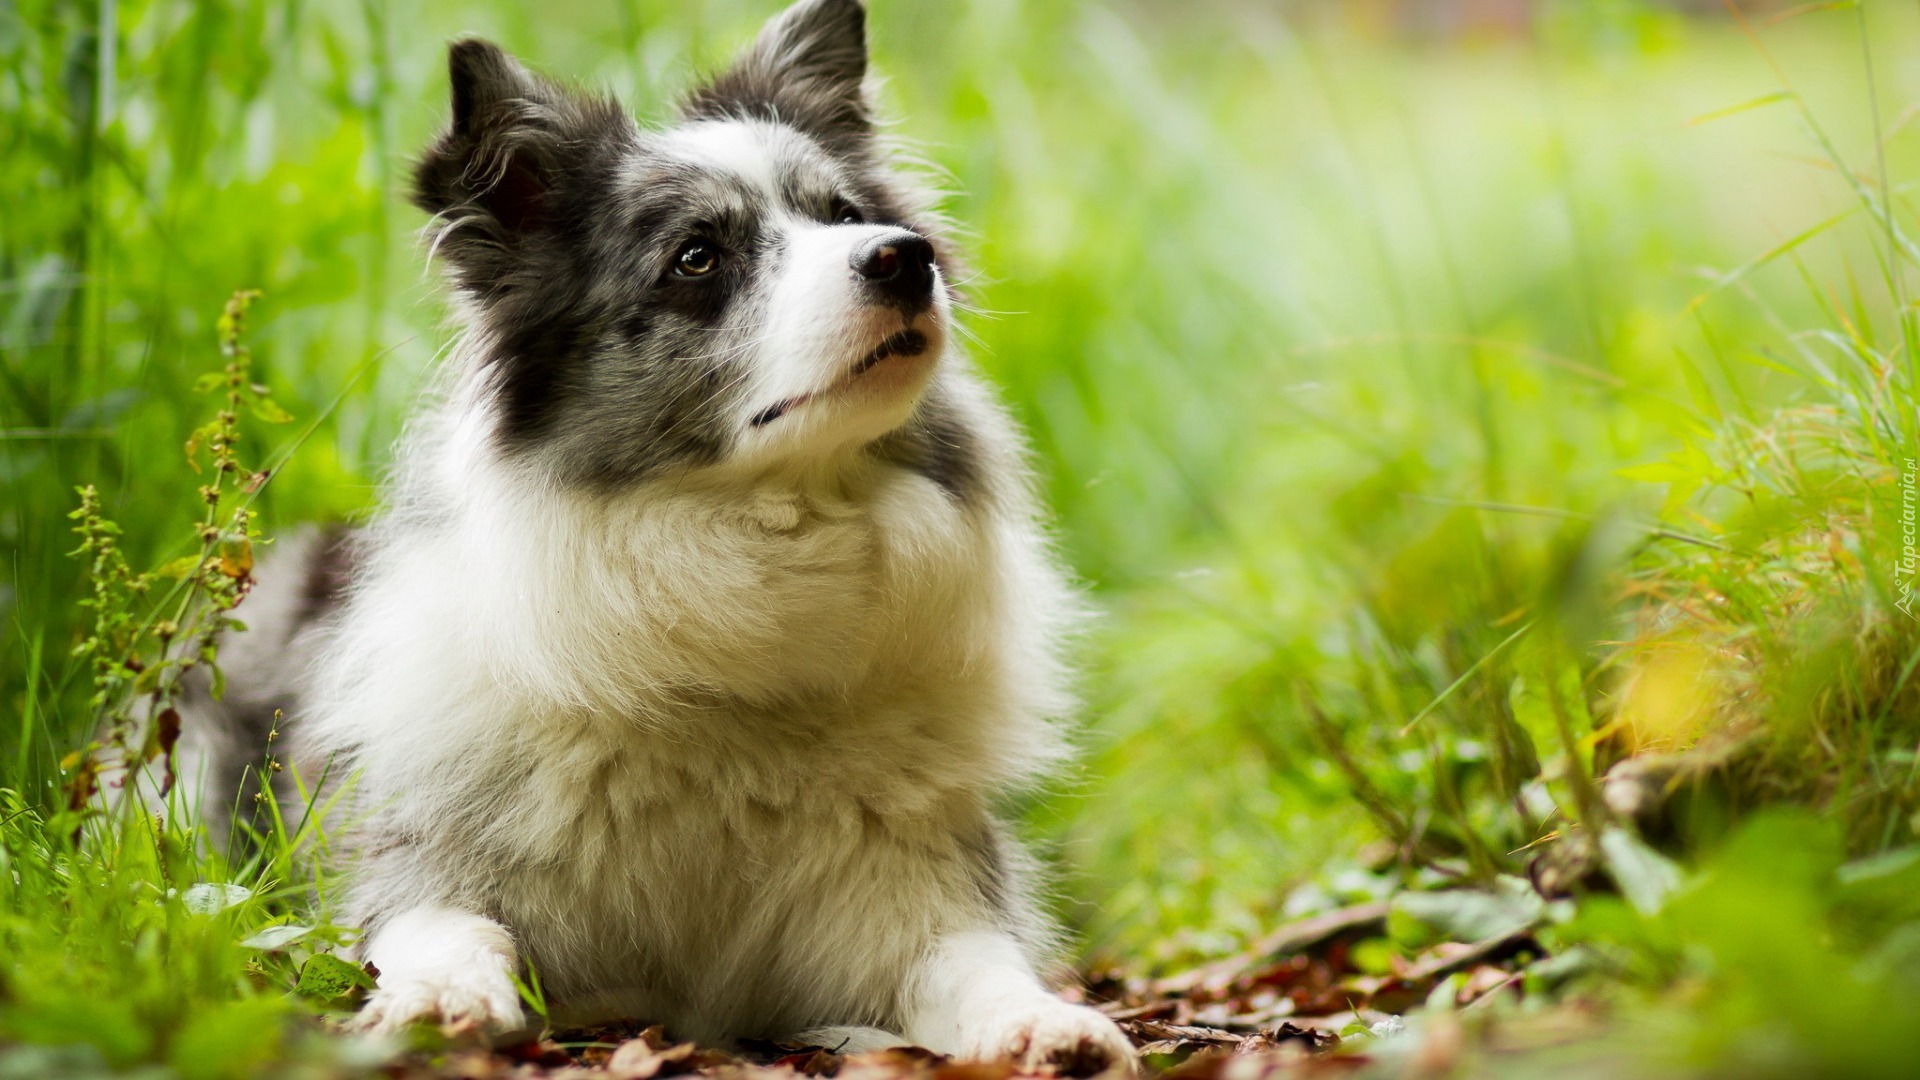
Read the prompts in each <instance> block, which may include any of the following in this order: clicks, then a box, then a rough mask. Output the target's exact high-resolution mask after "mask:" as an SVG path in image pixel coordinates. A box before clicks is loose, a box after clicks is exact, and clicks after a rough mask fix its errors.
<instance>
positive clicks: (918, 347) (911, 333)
mask: <svg viewBox="0 0 1920 1080" xmlns="http://www.w3.org/2000/svg"><path fill="white" fill-rule="evenodd" d="M926 351H927V335H925V334H923V333H921V332H920V331H918V330H902V331H899V332H898V333H895V334H892V335H890V336H889V337H888V338H887V340H885V341H883V342H881V343H880V344H878V345H875V346H874V347H873V351H872V352H870V353H868V354H867V355H865V356H863V357H861V358H860V362H859V363H857V364H855V365H853V370H852V371H850V372H849V373H848V374H850V375H852V376H854V377H856V378H857V377H859V376H861V375H865V374H866V373H867V372H869V371H871V370H873V367H874V365H875V364H878V363H880V362H881V361H882V360H886V359H888V358H890V357H894V356H919V355H920V354H921V353H923V352H926Z"/></svg>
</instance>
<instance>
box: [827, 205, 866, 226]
mask: <svg viewBox="0 0 1920 1080" xmlns="http://www.w3.org/2000/svg"><path fill="white" fill-rule="evenodd" d="M866 222H867V216H866V215H865V214H862V213H861V212H860V210H859V208H858V207H856V206H854V205H853V204H852V203H849V202H840V203H835V204H834V207H833V223H834V224H835V225H864V224H866Z"/></svg>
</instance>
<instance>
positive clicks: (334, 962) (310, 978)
mask: <svg viewBox="0 0 1920 1080" xmlns="http://www.w3.org/2000/svg"><path fill="white" fill-rule="evenodd" d="M374 985H375V984H374V981H373V976H371V975H369V974H367V972H366V969H365V968H362V967H360V966H358V965H357V964H349V963H348V962H346V961H345V960H342V959H340V958H339V957H337V956H335V955H333V954H332V953H316V954H314V955H313V956H310V957H308V958H307V962H306V963H304V964H302V965H300V979H299V981H298V982H297V983H295V984H294V988H293V989H294V992H295V993H297V994H299V995H300V996H301V997H304V998H307V999H309V1000H312V1001H322V1002H329V1003H342V1002H345V1001H347V1000H349V999H351V998H353V997H354V996H355V995H357V994H360V993H362V992H364V991H367V990H371V989H373V988H374Z"/></svg>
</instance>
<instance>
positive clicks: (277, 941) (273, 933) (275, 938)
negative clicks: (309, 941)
mask: <svg viewBox="0 0 1920 1080" xmlns="http://www.w3.org/2000/svg"><path fill="white" fill-rule="evenodd" d="M311 933H313V927H311V926H299V925H296V924H293V923H289V924H287V925H285V926H269V927H267V928H265V929H263V930H261V931H259V932H258V933H255V934H254V935H253V936H251V937H249V938H247V939H246V940H245V941H242V942H241V943H240V947H241V948H243V949H284V948H286V947H287V946H289V945H291V944H293V943H294V942H296V941H299V940H300V939H301V938H304V937H306V936H307V935H308V934H311Z"/></svg>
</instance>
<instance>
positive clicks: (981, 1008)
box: [905, 930, 1134, 1076]
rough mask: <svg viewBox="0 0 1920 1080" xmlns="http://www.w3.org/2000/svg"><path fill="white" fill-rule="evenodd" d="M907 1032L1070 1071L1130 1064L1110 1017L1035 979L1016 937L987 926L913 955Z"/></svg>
mask: <svg viewBox="0 0 1920 1080" xmlns="http://www.w3.org/2000/svg"><path fill="white" fill-rule="evenodd" d="M913 994H914V997H913V1001H914V1005H913V1008H912V1010H911V1011H910V1013H909V1015H908V1021H907V1031H906V1033H905V1034H906V1036H907V1037H908V1038H909V1039H911V1040H912V1041H914V1042H917V1043H919V1044H920V1045H922V1046H925V1047H927V1048H929V1049H932V1050H938V1051H941V1052H944V1053H949V1054H952V1055H954V1056H956V1057H960V1058H965V1059H968V1060H975V1061H1014V1062H1018V1063H1019V1064H1021V1065H1026V1066H1039V1065H1052V1066H1055V1067H1057V1068H1059V1069H1060V1070H1061V1071H1062V1072H1066V1073H1069V1074H1071V1075H1075V1076H1089V1075H1092V1074H1093V1073H1096V1072H1100V1071H1102V1070H1105V1069H1108V1068H1111V1067H1113V1066H1120V1067H1121V1068H1123V1069H1127V1070H1129V1071H1131V1070H1132V1069H1133V1068H1134V1055H1133V1046H1132V1044H1131V1043H1129V1042H1128V1041H1127V1037H1126V1036H1125V1035H1123V1034H1121V1033H1120V1029H1119V1027H1118V1026H1116V1025H1115V1024H1114V1022H1113V1021H1111V1020H1109V1019H1107V1018H1106V1017H1104V1016H1102V1015H1100V1014H1099V1013H1098V1012H1095V1011H1094V1010H1092V1009H1089V1008H1087V1007H1086V1006H1084V1005H1070V1004H1068V1003H1066V1002H1064V1001H1062V1000H1060V999H1059V998H1058V997H1055V996H1054V995H1053V994H1052V993H1050V992H1048V990H1047V988H1046V987H1045V986H1043V985H1041V983H1040V979H1039V978H1038V976H1036V975H1035V974H1034V970H1033V965H1032V963H1031V962H1029V961H1028V959H1027V957H1026V955H1025V953H1024V952H1023V951H1022V950H1021V948H1020V946H1019V944H1018V943H1017V942H1015V941H1014V940H1013V938H1012V937H1010V936H1009V935H1007V934H1005V933H1002V932H999V931H994V930H973V931H968V932H964V933H957V934H949V935H947V936H946V937H944V938H942V939H941V940H940V941H939V942H938V943H936V945H935V946H934V948H933V950H932V951H931V952H930V953H928V954H927V956H926V958H925V959H923V960H922V961H921V962H920V967H919V970H918V972H917V973H916V977H915V981H914V986H913Z"/></svg>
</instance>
